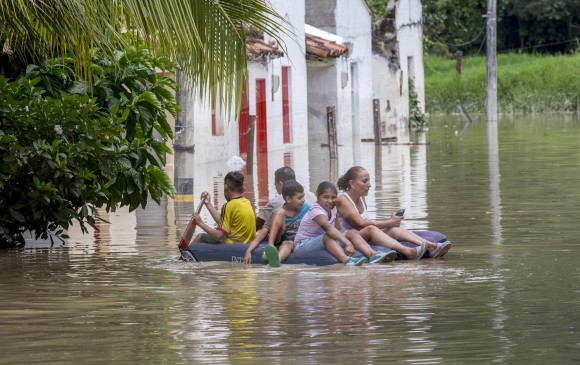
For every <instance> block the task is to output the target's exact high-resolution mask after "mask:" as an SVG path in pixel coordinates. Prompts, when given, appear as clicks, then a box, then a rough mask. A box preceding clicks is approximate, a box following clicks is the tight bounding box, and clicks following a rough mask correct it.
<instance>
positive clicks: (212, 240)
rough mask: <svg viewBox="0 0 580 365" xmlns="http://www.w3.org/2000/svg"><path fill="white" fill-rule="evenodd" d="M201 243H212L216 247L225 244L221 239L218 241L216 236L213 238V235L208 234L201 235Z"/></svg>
mask: <svg viewBox="0 0 580 365" xmlns="http://www.w3.org/2000/svg"><path fill="white" fill-rule="evenodd" d="M199 242H203V243H211V244H214V245H219V244H222V243H223V242H222V241H220V240H219V239H217V238H215V237H214V236H212V235H211V234H207V233H202V234H201V239H200V241H199Z"/></svg>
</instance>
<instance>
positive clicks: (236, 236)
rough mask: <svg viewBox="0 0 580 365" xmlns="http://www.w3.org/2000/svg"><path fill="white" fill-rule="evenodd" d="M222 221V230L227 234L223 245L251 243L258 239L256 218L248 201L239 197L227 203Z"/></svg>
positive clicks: (223, 209) (222, 213)
mask: <svg viewBox="0 0 580 365" xmlns="http://www.w3.org/2000/svg"><path fill="white" fill-rule="evenodd" d="M221 219H222V224H221V225H220V228H221V229H222V230H223V231H224V233H226V237H224V238H223V239H222V242H223V243H250V242H252V240H253V239H254V237H256V217H255V216H254V208H252V204H251V203H250V201H249V200H248V199H246V198H244V197H239V198H234V199H232V200H230V201H229V202H227V203H225V204H224V205H223V206H222V211H221Z"/></svg>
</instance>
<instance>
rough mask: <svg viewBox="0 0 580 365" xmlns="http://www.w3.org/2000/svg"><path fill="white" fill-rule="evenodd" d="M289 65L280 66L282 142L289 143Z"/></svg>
mask: <svg viewBox="0 0 580 365" xmlns="http://www.w3.org/2000/svg"><path fill="white" fill-rule="evenodd" d="M289 68H290V67H288V66H283V67H282V129H283V131H284V140H283V141H284V143H290V142H291V137H290V92H289V86H288V84H289V72H288V70H289Z"/></svg>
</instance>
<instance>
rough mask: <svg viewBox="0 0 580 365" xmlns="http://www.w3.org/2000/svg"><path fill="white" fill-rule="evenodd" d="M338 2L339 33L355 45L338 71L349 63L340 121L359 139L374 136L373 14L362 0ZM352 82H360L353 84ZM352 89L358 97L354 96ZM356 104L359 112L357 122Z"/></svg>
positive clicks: (342, 90) (337, 20)
mask: <svg viewBox="0 0 580 365" xmlns="http://www.w3.org/2000/svg"><path fill="white" fill-rule="evenodd" d="M337 4H338V5H337V8H336V24H337V26H336V34H337V35H339V36H341V37H343V38H344V42H345V43H351V44H352V49H351V52H350V55H349V56H348V58H346V61H347V62H346V65H343V64H341V65H340V66H339V73H340V72H341V71H345V70H344V68H345V66H346V68H347V69H346V71H347V72H348V74H349V82H348V85H347V86H346V87H345V88H344V89H341V98H340V103H341V105H342V106H343V111H344V112H343V113H341V115H340V118H341V122H340V124H341V126H342V127H343V128H344V129H343V130H348V127H349V126H350V127H351V129H352V132H353V133H352V137H353V138H355V139H357V140H360V138H371V137H373V135H374V132H373V112H372V97H373V95H372V45H371V40H372V34H371V14H370V13H369V9H368V7H367V5H366V3H365V2H364V1H363V0H350V1H339V2H338V3H337ZM352 64H356V70H357V71H356V73H357V75H356V77H355V76H354V75H353V73H352ZM353 82H355V83H357V84H356V85H353ZM353 90H354V91H355V92H354V94H355V100H353V99H352V97H353ZM356 94H358V95H356ZM356 99H358V100H356ZM353 106H354V107H355V110H354V112H355V114H356V115H355V120H354V122H353V115H352V113H353ZM356 109H358V112H357V110H356ZM344 137H346V136H344Z"/></svg>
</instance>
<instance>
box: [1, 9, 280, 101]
mask: <svg viewBox="0 0 580 365" xmlns="http://www.w3.org/2000/svg"><path fill="white" fill-rule="evenodd" d="M248 27H250V28H257V29H260V30H261V31H263V32H265V33H266V34H268V35H270V36H271V37H273V38H274V39H277V40H278V41H279V43H282V42H280V38H279V37H278V36H277V34H279V32H284V31H285V29H286V27H285V25H284V20H283V18H282V17H281V16H280V15H278V14H277V13H276V12H275V11H274V10H273V9H272V7H271V6H270V4H269V2H268V0H147V1H143V0H44V1H40V0H0V42H2V43H0V48H2V44H3V50H1V49H0V52H2V53H4V55H6V54H10V55H11V58H12V59H19V60H25V61H33V62H34V61H38V60H39V59H40V58H42V57H46V56H49V57H50V56H54V55H55V54H64V53H69V54H72V55H73V56H74V59H75V64H76V70H75V71H76V72H77V73H81V74H84V76H90V68H89V67H88V66H89V65H90V57H91V56H90V49H91V48H93V47H99V48H104V49H108V50H113V49H116V48H117V47H118V46H119V44H124V42H126V40H127V37H126V36H124V33H127V34H130V37H131V38H132V40H135V38H136V39H138V40H141V41H144V42H145V43H146V44H147V46H148V47H149V48H150V49H151V50H152V52H153V53H154V54H155V55H156V56H163V57H167V58H169V59H170V60H172V61H175V62H176V63H177V64H178V65H180V67H181V68H182V71H183V73H184V74H185V76H187V77H188V78H189V79H190V80H191V81H192V83H193V85H195V86H196V88H197V91H198V92H200V93H203V92H204V91H208V90H210V91H212V92H215V90H220V92H219V93H220V96H221V97H219V99H221V100H222V101H224V102H225V104H226V105H228V106H229V105H230V104H231V100H232V98H233V97H236V96H238V95H239V94H240V93H241V85H242V80H243V76H244V74H245V72H246V44H245V37H246V35H245V34H246V30H245V29H248ZM127 30H130V32H127ZM240 76H242V77H240Z"/></svg>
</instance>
